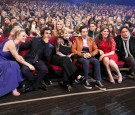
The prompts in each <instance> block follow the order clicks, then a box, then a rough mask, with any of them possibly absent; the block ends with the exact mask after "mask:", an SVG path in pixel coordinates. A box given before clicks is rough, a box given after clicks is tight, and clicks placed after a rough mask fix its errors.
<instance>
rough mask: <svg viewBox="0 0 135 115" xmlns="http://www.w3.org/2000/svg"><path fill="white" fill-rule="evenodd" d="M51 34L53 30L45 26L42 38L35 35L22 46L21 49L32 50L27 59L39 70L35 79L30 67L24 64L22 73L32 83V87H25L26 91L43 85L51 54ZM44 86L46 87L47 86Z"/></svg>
mask: <svg viewBox="0 0 135 115" xmlns="http://www.w3.org/2000/svg"><path fill="white" fill-rule="evenodd" d="M51 34H52V31H51V29H50V28H44V29H43V30H42V32H41V35H42V37H41V38H37V37H35V38H33V39H32V40H30V41H29V42H27V43H25V44H22V45H21V46H20V50H27V49H29V50H30V51H29V52H28V54H26V56H25V60H26V61H27V62H29V63H31V64H32V65H33V66H34V67H35V68H36V69H37V70H38V75H37V79H35V78H34V76H33V74H32V72H31V71H30V69H29V68H28V67H27V66H25V65H23V66H22V74H23V75H24V77H26V79H27V80H29V81H30V82H31V83H32V86H31V87H29V88H26V89H25V91H26V92H27V91H32V90H37V89H38V88H40V87H41V82H42V81H43V78H44V77H45V75H46V68H47V64H48V61H49V59H50V54H51V46H50V44H49V38H50V37H51ZM42 87H43V86H42ZM43 88H44V89H45V86H44V87H43ZM25 91H24V92H25Z"/></svg>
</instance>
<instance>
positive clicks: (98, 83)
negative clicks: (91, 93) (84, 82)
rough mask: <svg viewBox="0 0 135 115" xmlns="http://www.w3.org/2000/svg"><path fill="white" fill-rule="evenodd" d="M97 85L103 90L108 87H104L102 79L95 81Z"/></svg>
mask: <svg viewBox="0 0 135 115" xmlns="http://www.w3.org/2000/svg"><path fill="white" fill-rule="evenodd" d="M95 86H96V87H98V88H99V89H101V90H106V88H105V87H104V85H103V84H102V83H101V81H96V82H95Z"/></svg>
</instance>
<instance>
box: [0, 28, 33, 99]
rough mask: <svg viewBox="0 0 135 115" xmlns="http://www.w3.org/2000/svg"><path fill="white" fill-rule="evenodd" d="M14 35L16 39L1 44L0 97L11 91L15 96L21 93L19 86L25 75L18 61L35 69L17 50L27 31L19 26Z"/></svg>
mask: <svg viewBox="0 0 135 115" xmlns="http://www.w3.org/2000/svg"><path fill="white" fill-rule="evenodd" d="M13 36H14V39H7V40H6V41H4V42H2V43H1V44H0V97H1V96H4V95H5V94H8V93H10V92H12V94H13V95H14V96H19V95H20V93H19V92H18V91H17V87H18V86H19V84H20V83H21V82H22V81H23V77H22V75H21V71H20V67H19V64H18V63H17V62H19V63H21V64H24V65H26V66H28V67H29V68H30V69H31V70H34V69H35V68H34V66H32V65H31V64H29V63H27V62H26V61H25V60H24V59H23V57H21V56H20V55H19V54H18V52H17V51H18V48H19V44H20V43H21V42H25V40H26V33H25V31H24V30H23V29H21V28H18V30H16V31H15V33H14V35H13ZM12 59H13V60H12ZM15 60H16V61H15Z"/></svg>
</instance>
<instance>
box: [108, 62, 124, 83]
mask: <svg viewBox="0 0 135 115" xmlns="http://www.w3.org/2000/svg"><path fill="white" fill-rule="evenodd" d="M109 62H110V67H111V68H112V69H113V70H114V71H115V72H116V73H117V74H118V83H121V82H122V75H121V73H120V71H119V68H118V65H117V64H116V63H115V61H114V60H110V61H109Z"/></svg>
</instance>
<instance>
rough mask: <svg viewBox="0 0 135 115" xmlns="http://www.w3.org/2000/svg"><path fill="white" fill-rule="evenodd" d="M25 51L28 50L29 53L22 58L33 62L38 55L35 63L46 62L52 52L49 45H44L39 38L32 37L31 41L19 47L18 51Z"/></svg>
mask: <svg viewBox="0 0 135 115" xmlns="http://www.w3.org/2000/svg"><path fill="white" fill-rule="evenodd" d="M27 49H29V52H28V53H27V54H26V56H25V57H24V58H25V59H28V58H29V59H31V60H34V59H35V57H36V56H37V55H38V58H37V59H36V60H35V61H38V60H43V61H46V62H48V61H49V59H50V54H51V52H52V48H51V46H50V44H49V43H45V42H44V41H43V39H42V38H39V37H34V38H33V39H32V40H30V41H28V42H26V43H24V44H21V45H20V48H19V50H20V51H22V50H27Z"/></svg>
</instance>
